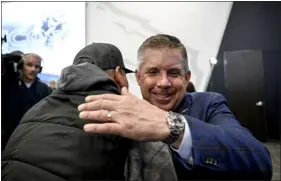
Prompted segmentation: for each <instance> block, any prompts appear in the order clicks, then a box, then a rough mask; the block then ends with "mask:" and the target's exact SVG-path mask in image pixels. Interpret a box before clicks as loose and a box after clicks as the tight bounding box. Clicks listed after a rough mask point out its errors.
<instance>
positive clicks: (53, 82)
mask: <svg viewBox="0 0 281 181" xmlns="http://www.w3.org/2000/svg"><path fill="white" fill-rule="evenodd" d="M49 87H50V88H51V89H52V91H54V90H56V88H57V82H56V81H55V80H51V81H50V82H49Z"/></svg>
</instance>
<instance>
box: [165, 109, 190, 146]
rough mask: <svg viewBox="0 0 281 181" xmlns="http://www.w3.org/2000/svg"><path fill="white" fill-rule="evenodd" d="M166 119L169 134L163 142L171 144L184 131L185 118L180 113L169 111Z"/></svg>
mask: <svg viewBox="0 0 281 181" xmlns="http://www.w3.org/2000/svg"><path fill="white" fill-rule="evenodd" d="M167 119H168V122H169V125H170V135H169V137H168V138H167V139H166V140H165V141H164V142H165V143H167V144H172V143H173V142H175V141H176V140H177V139H178V137H179V136H180V135H181V134H182V133H183V132H184V129H185V123H184V121H185V118H184V117H183V116H182V115H181V114H177V113H174V112H169V115H168V117H167Z"/></svg>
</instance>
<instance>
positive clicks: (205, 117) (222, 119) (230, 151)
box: [173, 92, 272, 180]
mask: <svg viewBox="0 0 281 181" xmlns="http://www.w3.org/2000/svg"><path fill="white" fill-rule="evenodd" d="M245 111H247V110H245ZM175 112H178V113H182V114H183V115H184V116H185V118H186V120H187V122H188V125H189V127H190V131H191V137H192V158H193V164H190V163H191V162H188V161H187V160H184V159H183V158H181V157H180V156H179V155H178V154H177V153H176V152H173V159H174V165H175V168H176V171H177V175H178V179H179V180H187V179H196V180H210V179H226V180H234V179H235V180H237V179H243V180H249V179H253V180H258V179H260V180H270V179H271V177H272V163H271V157H270V153H269V151H268V150H267V148H266V147H265V146H264V144H263V143H261V142H259V141H258V140H257V139H256V138H254V137H253V136H252V134H251V133H250V132H249V131H248V130H247V129H246V128H244V127H242V126H241V125H240V123H239V121H237V120H236V118H235V117H234V115H233V114H232V112H231V111H230V110H229V108H228V107H227V102H226V99H225V98H224V97H223V96H222V95H221V94H218V93H212V92H201V93H200V92H196V93H189V94H185V97H184V99H183V101H182V102H181V103H180V105H179V106H178V108H177V109H176V110H175ZM253 121H255V120H253Z"/></svg>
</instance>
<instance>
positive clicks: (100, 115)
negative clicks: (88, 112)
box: [97, 111, 103, 120]
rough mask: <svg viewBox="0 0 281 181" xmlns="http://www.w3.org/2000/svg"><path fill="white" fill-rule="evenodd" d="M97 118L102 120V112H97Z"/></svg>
mask: <svg viewBox="0 0 281 181" xmlns="http://www.w3.org/2000/svg"><path fill="white" fill-rule="evenodd" d="M97 118H98V119H100V120H102V118H103V111H98V115H97Z"/></svg>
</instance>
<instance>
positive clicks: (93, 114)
mask: <svg viewBox="0 0 281 181" xmlns="http://www.w3.org/2000/svg"><path fill="white" fill-rule="evenodd" d="M79 117H80V118H81V119H85V120H92V121H99V122H108V121H113V118H114V112H112V111H107V110H99V111H82V112H80V114H79Z"/></svg>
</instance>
